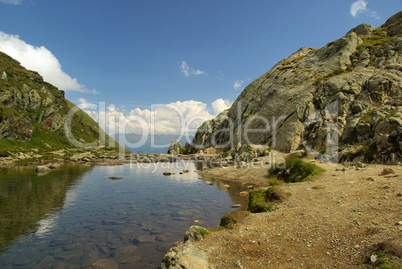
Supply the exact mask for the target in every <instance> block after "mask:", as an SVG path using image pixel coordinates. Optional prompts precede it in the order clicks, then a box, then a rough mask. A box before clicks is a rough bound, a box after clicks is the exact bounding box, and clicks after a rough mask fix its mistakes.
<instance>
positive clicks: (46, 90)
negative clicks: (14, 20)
mask: <svg viewBox="0 0 402 269" xmlns="http://www.w3.org/2000/svg"><path fill="white" fill-rule="evenodd" d="M0 74H1V79H0V139H9V140H14V141H18V142H23V143H19V144H16V145H17V146H16V147H17V148H16V150H18V151H21V150H22V151H24V149H30V148H36V149H39V150H41V151H47V150H50V149H52V148H56V149H60V148H67V147H73V146H77V143H76V144H72V143H70V141H73V140H72V139H67V138H74V140H75V141H78V142H79V143H81V144H84V145H85V146H88V145H89V143H94V144H98V142H99V137H100V136H102V137H105V138H106V139H105V141H106V142H108V141H107V140H109V139H108V138H109V137H108V136H107V135H105V134H104V132H103V131H102V130H101V129H100V128H99V126H98V124H97V123H96V122H95V121H93V120H92V119H91V118H90V117H89V116H88V115H87V114H85V112H83V111H82V110H80V109H78V108H76V107H75V106H74V105H73V104H72V103H71V102H69V101H68V100H66V99H65V98H64V92H63V91H61V90H58V89H57V88H56V87H55V86H53V85H51V84H49V83H47V82H45V81H44V80H43V78H42V77H41V76H40V75H39V74H38V73H37V72H34V71H30V70H26V69H25V68H24V67H22V66H21V65H20V63H19V62H18V61H16V60H14V59H12V58H11V57H9V56H8V55H6V54H4V53H2V52H0ZM72 108H76V110H75V114H71V115H73V116H72V118H71V121H70V122H68V121H67V123H68V124H67V125H65V123H66V120H67V119H68V117H67V115H68V113H69V112H70V111H71V109H72ZM66 126H69V128H68V130H70V131H71V133H70V132H66V128H65V127H66ZM100 133H101V135H100ZM30 142H32V143H31V144H32V145H29V144H30ZM116 145H117V144H116ZM25 146H26V147H25ZM10 149H11V148H10ZM10 149H9V150H10ZM11 150H12V149H11ZM0 151H1V150H0ZM0 155H2V156H4V155H7V154H6V153H4V152H0Z"/></svg>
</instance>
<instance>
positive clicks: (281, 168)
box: [269, 157, 324, 182]
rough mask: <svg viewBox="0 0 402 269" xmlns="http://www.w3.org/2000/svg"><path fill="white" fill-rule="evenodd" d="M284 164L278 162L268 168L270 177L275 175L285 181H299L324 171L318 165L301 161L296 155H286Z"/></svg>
mask: <svg viewBox="0 0 402 269" xmlns="http://www.w3.org/2000/svg"><path fill="white" fill-rule="evenodd" d="M285 161H286V162H285V164H279V165H276V166H274V167H272V168H271V169H270V170H269V175H270V177H274V176H276V177H277V178H278V179H280V180H283V181H285V182H300V181H304V180H308V179H310V178H312V177H314V176H316V175H318V174H319V173H320V172H322V171H324V170H323V169H321V168H320V167H318V166H316V165H314V164H311V163H306V162H303V161H302V160H301V159H299V158H296V157H287V158H286V159H285Z"/></svg>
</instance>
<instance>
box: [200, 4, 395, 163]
mask: <svg viewBox="0 0 402 269" xmlns="http://www.w3.org/2000/svg"><path fill="white" fill-rule="evenodd" d="M401 24H402V12H399V13H397V14H396V15H394V16H392V17H391V18H390V19H388V20H387V22H386V23H385V24H383V25H382V26H381V27H379V28H377V29H375V28H374V27H373V26H371V25H368V24H362V25H359V26H357V27H355V28H354V29H352V30H351V31H349V32H348V33H347V34H346V35H345V36H344V37H342V38H340V39H338V40H335V41H333V42H330V43H328V44H327V45H326V46H324V47H322V48H320V49H310V48H305V47H303V48H301V49H299V50H298V51H296V52H295V53H293V54H292V55H291V56H289V57H288V58H286V59H284V60H282V61H281V62H279V63H277V64H276V65H275V66H274V67H273V68H272V69H271V70H269V71H268V72H267V73H265V74H264V75H262V76H261V77H259V78H257V79H256V80H254V81H253V82H252V83H251V84H250V85H248V86H247V87H246V88H245V89H244V90H243V92H242V93H241V94H240V96H239V97H238V98H237V99H236V101H235V102H234V103H233V105H232V107H231V108H230V109H229V111H228V112H225V114H224V115H219V116H218V117H217V118H216V119H214V120H211V121H208V122H205V123H204V124H203V125H202V126H201V127H200V128H199V129H198V131H197V133H196V135H195V137H194V140H193V142H192V146H193V147H195V148H203V147H210V146H218V147H222V148H227V149H228V148H233V147H237V146H238V145H239V144H260V145H266V146H270V147H272V148H274V149H277V150H279V151H283V152H290V151H293V150H297V149H304V148H305V149H307V150H308V151H309V153H314V154H317V155H318V154H321V155H325V156H327V157H328V156H329V157H330V158H333V159H334V160H336V161H337V160H339V159H340V158H342V159H343V160H346V159H348V160H354V159H356V158H358V159H359V160H360V161H367V162H379V163H388V164H395V163H399V162H401V161H402V143H401V142H400V141H402V121H401V117H402V90H401V88H402V73H401V71H402V58H401V55H400V54H401V50H402V42H401V41H402V36H401V32H402V25H401ZM226 113H227V114H226ZM338 151H341V154H339V155H338ZM324 153H325V154H324Z"/></svg>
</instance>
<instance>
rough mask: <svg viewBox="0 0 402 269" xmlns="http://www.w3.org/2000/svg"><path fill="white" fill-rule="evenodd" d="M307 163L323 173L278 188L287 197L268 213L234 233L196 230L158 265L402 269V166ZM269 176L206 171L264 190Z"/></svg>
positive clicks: (258, 171)
mask: <svg viewBox="0 0 402 269" xmlns="http://www.w3.org/2000/svg"><path fill="white" fill-rule="evenodd" d="M306 161H307V162H310V163H314V164H316V165H318V166H319V167H321V168H323V169H325V170H326V171H325V172H323V173H322V174H320V175H319V176H318V177H316V178H314V179H312V180H309V181H305V182H300V183H292V184H283V185H281V186H280V189H281V190H282V191H283V192H286V193H288V194H289V196H288V198H287V199H285V200H284V201H283V202H281V203H280V204H278V205H277V206H275V207H274V210H273V211H271V212H266V213H256V214H248V215H247V216H246V217H245V218H244V219H243V220H242V221H239V222H238V223H237V224H234V225H233V227H232V228H229V229H228V228H223V227H207V228H209V229H210V230H208V231H207V232H205V229H204V228H200V227H197V226H193V227H191V228H190V230H189V231H188V232H187V233H186V236H185V241H184V242H183V243H176V244H175V245H174V246H173V247H172V248H171V249H170V250H169V251H168V253H167V254H166V255H165V257H164V259H163V261H162V264H161V266H160V268H323V267H324V268H380V266H381V265H384V264H385V265H386V266H389V267H381V268H401V266H402V241H401V239H400V238H401V233H402V215H401V211H400V209H401V208H402V193H401V190H402V168H401V167H400V166H395V165H394V166H393V165H378V164H377V165H376V164H368V165H367V164H362V163H356V164H355V163H353V164H337V165H335V164H327V163H324V162H321V161H318V160H315V159H307V160H306ZM267 175H268V172H267V169H266V167H252V166H249V167H244V168H236V167H233V166H232V167H223V168H218V169H209V170H204V171H203V172H202V176H203V178H220V179H225V180H231V181H237V182H242V183H243V184H247V185H250V184H253V185H259V186H262V185H268V183H267ZM211 228H212V229H211ZM189 233H190V234H191V235H192V236H188V234H189ZM385 265H384V266H385ZM392 266H394V267H392ZM395 266H396V267H395Z"/></svg>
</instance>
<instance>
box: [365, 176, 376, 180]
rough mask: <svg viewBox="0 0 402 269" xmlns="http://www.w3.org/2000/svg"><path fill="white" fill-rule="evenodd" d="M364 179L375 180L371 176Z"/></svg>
mask: <svg viewBox="0 0 402 269" xmlns="http://www.w3.org/2000/svg"><path fill="white" fill-rule="evenodd" d="M366 180H368V181H375V179H374V178H372V177H368V178H366Z"/></svg>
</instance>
